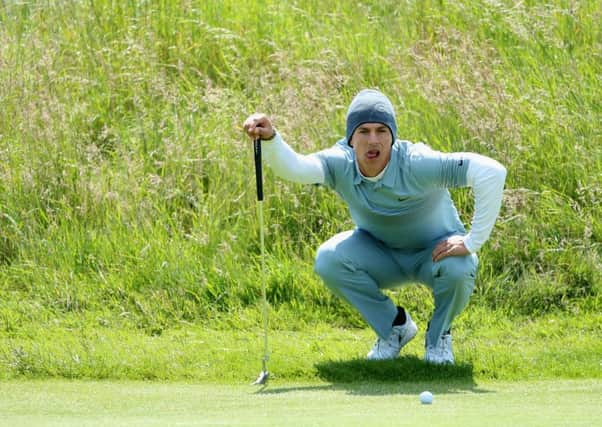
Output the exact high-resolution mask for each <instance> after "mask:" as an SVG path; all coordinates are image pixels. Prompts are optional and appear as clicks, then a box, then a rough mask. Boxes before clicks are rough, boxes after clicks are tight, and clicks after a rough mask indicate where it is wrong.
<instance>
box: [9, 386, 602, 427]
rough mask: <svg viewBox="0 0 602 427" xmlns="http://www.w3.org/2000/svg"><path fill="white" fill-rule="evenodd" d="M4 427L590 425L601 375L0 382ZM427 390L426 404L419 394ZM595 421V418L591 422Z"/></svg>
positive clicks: (600, 413) (600, 414) (598, 415)
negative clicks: (262, 382)
mask: <svg viewBox="0 0 602 427" xmlns="http://www.w3.org/2000/svg"><path fill="white" fill-rule="evenodd" d="M0 389H1V390H2V393H1V396H0V425H6V426H9V425H10V426H32V425H35V426H59V425H60V426H97V425H107V426H108V425H110V426H168V425H179V426H180V425H181V426H187V425H190V426H209V425H211V426H213V425H228V426H250V425H257V426H259V425H260V426H362V427H366V426H381V427H383V426H399V425H414V426H418V425H423V426H431V425H444V426H485V425H487V426H512V425H516V426H556V425H558V426H593V425H596V424H597V423H599V422H600V420H601V419H602V410H601V406H600V404H601V403H602V400H601V396H602V381H600V380H563V381H537V382H511V383H510V382H486V383H482V384H481V383H479V384H468V383H465V382H464V383H461V382H457V383H448V384H442V383H436V382H432V383H399V384H392V383H356V384H337V385H332V384H327V383H308V384H282V383H280V382H279V381H278V380H277V379H276V380H274V381H272V382H271V383H270V384H269V385H268V386H267V387H265V388H258V387H256V386H250V385H222V384H199V385H196V384H182V383H144V382H91V381H59V380H56V381H54V380H52V381H18V382H17V381H11V382H3V383H0ZM427 389H428V390H430V391H432V392H433V394H434V396H435V398H434V402H433V404H432V405H422V404H421V403H420V401H419V399H418V395H419V393H420V392H421V391H423V390H427ZM597 425H600V424H597Z"/></svg>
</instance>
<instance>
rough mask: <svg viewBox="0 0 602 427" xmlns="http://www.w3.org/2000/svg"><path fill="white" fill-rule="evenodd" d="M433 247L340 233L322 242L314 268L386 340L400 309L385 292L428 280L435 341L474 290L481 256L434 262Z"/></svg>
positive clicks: (430, 337)
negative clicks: (393, 243)
mask: <svg viewBox="0 0 602 427" xmlns="http://www.w3.org/2000/svg"><path fill="white" fill-rule="evenodd" d="M433 249H434V246H433V247H432V248H428V249H425V250H420V251H407V250H401V249H392V248H389V247H388V246H386V245H385V244H384V243H382V242H381V241H379V240H377V239H375V238H374V237H372V235H371V234H369V233H367V232H365V231H362V230H358V229H356V230H352V231H346V232H343V233H339V234H337V235H335V236H334V237H332V238H331V239H330V240H328V241H326V242H325V243H324V244H322V245H321V246H320V248H319V249H318V252H317V254H316V262H315V265H314V269H315V271H316V273H317V274H318V275H319V276H320V277H321V278H322V280H323V281H324V283H325V284H326V286H328V287H329V288H330V290H331V291H332V292H333V293H334V294H335V295H337V296H339V297H340V298H342V299H343V300H345V301H347V302H349V303H350V304H351V305H352V306H354V307H355V308H356V309H357V310H358V311H359V312H360V314H361V315H362V317H363V318H364V319H365V320H366V322H367V323H368V324H369V325H370V326H371V327H372V329H374V331H375V332H376V333H377V334H378V336H380V337H381V338H383V339H386V338H387V337H388V336H389V335H390V333H391V330H392V323H393V320H394V319H395V316H396V315H397V307H396V305H395V304H394V303H393V301H391V299H390V298H389V297H388V296H387V295H385V294H384V293H383V292H382V290H383V289H387V288H394V287H399V286H402V285H404V284H408V283H416V282H418V283H423V284H425V285H426V286H428V287H429V288H430V289H431V291H432V293H433V298H434V304H435V309H434V312H433V316H432V318H431V321H430V325H429V329H428V333H427V336H426V341H427V344H430V343H432V344H435V343H436V342H437V341H438V339H439V338H440V336H441V335H442V334H443V333H444V332H445V331H447V330H448V329H450V327H451V324H452V321H453V319H454V318H455V317H456V316H457V315H458V314H460V313H461V312H462V310H463V309H464V308H465V307H466V305H467V304H468V300H469V298H470V295H471V294H472V291H473V289H474V282H475V277H476V272H477V266H478V258H477V256H476V255H474V254H472V255H467V256H462V257H457V256H454V257H447V258H444V259H442V260H440V261H438V262H433V261H432V255H431V253H432V251H433Z"/></svg>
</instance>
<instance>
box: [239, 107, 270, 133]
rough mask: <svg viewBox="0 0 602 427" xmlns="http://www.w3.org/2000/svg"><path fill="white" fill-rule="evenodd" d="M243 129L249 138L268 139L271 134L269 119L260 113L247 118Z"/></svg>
mask: <svg viewBox="0 0 602 427" xmlns="http://www.w3.org/2000/svg"><path fill="white" fill-rule="evenodd" d="M243 129H244V131H245V132H246V133H247V135H249V136H250V137H251V138H269V137H270V136H272V134H273V130H272V124H271V123H270V119H269V118H268V117H267V116H266V115H265V114H261V113H256V114H252V115H251V116H249V117H248V118H247V120H245V122H244V124H243Z"/></svg>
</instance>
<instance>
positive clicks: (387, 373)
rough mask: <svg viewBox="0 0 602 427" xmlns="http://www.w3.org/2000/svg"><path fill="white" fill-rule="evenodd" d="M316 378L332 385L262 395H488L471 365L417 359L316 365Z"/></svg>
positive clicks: (283, 388)
mask: <svg viewBox="0 0 602 427" xmlns="http://www.w3.org/2000/svg"><path fill="white" fill-rule="evenodd" d="M315 368H316V371H317V377H318V378H320V379H321V380H323V381H326V382H329V383H331V384H330V385H321V386H293V387H280V388H272V387H266V388H264V389H262V390H261V391H260V392H261V393H272V394H278V393H288V392H295V391H312V390H315V391H321V390H344V391H347V392H348V393H349V394H355V395H386V394H419V393H420V392H422V391H424V390H427V389H428V390H430V391H431V392H433V393H464V392H472V393H487V390H484V389H479V388H477V384H476V382H475V380H474V376H473V367H472V365H470V364H457V365H432V364H428V363H426V362H424V361H423V360H422V359H419V358H418V357H416V356H404V357H400V358H398V359H395V360H384V361H369V360H365V359H351V360H340V361H338V360H332V361H326V362H320V363H318V364H316V365H315Z"/></svg>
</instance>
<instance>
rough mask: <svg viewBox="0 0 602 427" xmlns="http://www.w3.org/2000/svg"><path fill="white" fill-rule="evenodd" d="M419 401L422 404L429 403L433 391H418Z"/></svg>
mask: <svg viewBox="0 0 602 427" xmlns="http://www.w3.org/2000/svg"><path fill="white" fill-rule="evenodd" d="M420 403H422V404H423V405H430V404H431V403H433V393H431V392H430V391H423V392H422V393H420Z"/></svg>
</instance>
